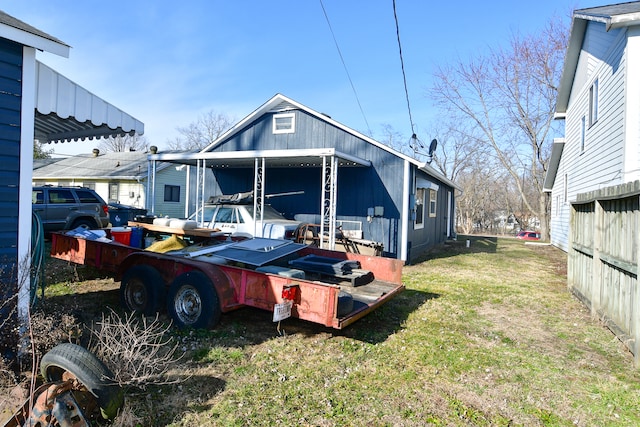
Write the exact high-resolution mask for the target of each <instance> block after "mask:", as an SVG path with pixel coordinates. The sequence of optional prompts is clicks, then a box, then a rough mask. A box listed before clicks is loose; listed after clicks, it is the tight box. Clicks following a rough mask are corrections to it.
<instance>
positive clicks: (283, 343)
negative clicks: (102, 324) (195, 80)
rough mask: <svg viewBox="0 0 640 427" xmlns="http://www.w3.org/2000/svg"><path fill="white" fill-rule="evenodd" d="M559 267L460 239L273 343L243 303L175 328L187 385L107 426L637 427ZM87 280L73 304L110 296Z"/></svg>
mask: <svg viewBox="0 0 640 427" xmlns="http://www.w3.org/2000/svg"><path fill="white" fill-rule="evenodd" d="M565 271H566V266H565V254H564V253H562V252H560V251H558V250H556V249H553V248H550V247H543V246H542V247H541V246H531V245H524V244H523V242H519V241H515V240H513V239H498V240H497V239H489V238H473V241H472V245H471V247H470V248H466V247H465V246H464V244H453V245H447V247H445V248H441V249H440V250H438V251H434V252H432V253H431V254H430V255H429V257H428V258H427V259H425V260H424V261H423V262H421V263H419V264H416V265H412V266H407V267H406V268H405V270H404V275H403V278H404V281H405V284H406V285H407V290H406V291H405V292H404V293H403V294H401V295H399V296H398V297H397V298H395V299H394V300H392V301H390V302H389V303H388V304H386V305H384V306H383V307H381V308H380V309H378V310H376V311H375V312H373V313H371V314H370V315H369V316H367V317H365V318H363V319H361V320H359V321H358V322H356V323H355V324H353V325H351V326H350V327H348V328H347V329H346V330H343V331H334V330H330V329H327V328H324V327H320V326H317V325H314V324H310V323H305V322H302V321H297V320H294V319H289V320H287V321H285V322H284V323H283V325H282V328H283V329H284V331H285V334H284V335H279V334H278V330H277V328H276V325H274V324H273V323H271V319H270V314H269V313H266V312H262V311H259V310H254V309H245V310H239V311H237V312H233V313H230V314H227V315H225V316H223V317H222V321H221V323H220V324H219V325H218V326H217V327H216V328H215V329H214V330H211V331H187V332H180V333H179V332H177V331H174V334H175V336H174V338H175V339H176V342H177V343H179V345H178V352H179V353H182V354H184V356H183V359H182V362H181V364H180V365H179V366H176V367H174V368H173V372H172V375H176V376H178V375H179V376H182V377H188V379H187V380H186V381H184V382H181V383H179V384H172V385H164V386H150V387H148V388H147V389H146V390H145V391H144V392H141V393H138V394H131V395H129V396H128V398H127V407H126V413H125V415H123V416H122V418H121V419H119V420H117V423H118V425H144V426H164V425H172V426H191V425H205V426H206V425H212V426H213V425H237V426H245V425H291V426H294V425H295V426H298V425H302V426H305V425H307V426H347V425H348V426H370V425H373V426H381V425H389V426H414V425H442V426H444V425H446V426H449V425H477V426H493V425H505V426H506V425H527V426H529V425H533V426H536V425H538V426H543V425H549V426H556V425H566V426H569V425H572V426H575V425H577V426H591V425H623V426H635V425H638V424H640V415H639V414H638V411H637V408H638V407H639V404H640V386H639V385H640V375H639V373H638V371H637V369H636V368H634V367H633V360H632V357H631V355H630V354H629V353H628V352H627V350H626V349H625V348H624V346H622V345H621V343H620V342H619V341H618V340H617V339H615V338H614V336H613V335H612V334H611V333H610V332H609V331H608V330H607V329H606V328H604V327H603V326H602V325H601V324H600V323H599V322H598V321H597V320H595V319H592V318H591V317H590V314H589V313H588V311H587V310H585V308H584V307H583V306H582V305H581V304H580V303H579V302H578V301H577V300H576V299H575V298H573V297H572V296H571V294H570V293H569V292H568V291H567V289H566V285H565V283H566V278H565V277H564V274H565ZM93 283H94V284H93V285H92V286H94V287H95V289H94V291H93V292H87V293H83V294H81V295H78V297H77V298H75V300H76V303H77V304H78V305H79V306H82V301H83V300H84V299H86V300H87V301H93V302H94V303H95V298H96V297H99V298H100V299H101V300H102V301H107V302H111V301H114V300H115V301H117V289H114V288H113V284H109V283H108V282H105V283H106V285H107V288H108V290H106V291H99V289H98V288H99V287H98V286H95V284H96V282H93ZM80 286H81V285H80ZM69 287H70V288H73V287H76V285H73V286H69ZM50 298H51V300H50V301H56V302H60V301H61V300H63V299H64V298H67V297H65V296H64V295H62V293H61V294H60V295H58V296H53V295H52V296H51V297H50ZM125 418H126V420H125ZM123 423H124V424H123Z"/></svg>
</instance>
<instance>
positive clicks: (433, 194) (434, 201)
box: [429, 188, 438, 218]
mask: <svg viewBox="0 0 640 427" xmlns="http://www.w3.org/2000/svg"><path fill="white" fill-rule="evenodd" d="M437 208H438V190H434V189H433V188H430V189H429V218H435V217H436V214H437V212H438V210H437Z"/></svg>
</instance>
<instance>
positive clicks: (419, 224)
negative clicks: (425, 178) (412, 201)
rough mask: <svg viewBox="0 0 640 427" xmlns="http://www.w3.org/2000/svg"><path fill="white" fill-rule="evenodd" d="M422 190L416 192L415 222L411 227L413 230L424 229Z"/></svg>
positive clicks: (423, 190) (423, 191)
mask: <svg viewBox="0 0 640 427" xmlns="http://www.w3.org/2000/svg"><path fill="white" fill-rule="evenodd" d="M424 193H425V189H424V188H418V189H417V190H416V205H415V206H416V220H415V222H414V225H413V227H414V228H415V229H418V228H423V227H424Z"/></svg>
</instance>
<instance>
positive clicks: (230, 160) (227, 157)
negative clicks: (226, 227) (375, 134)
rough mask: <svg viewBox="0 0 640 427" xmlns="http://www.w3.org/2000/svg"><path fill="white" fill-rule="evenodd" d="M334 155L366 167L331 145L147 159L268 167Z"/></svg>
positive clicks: (342, 162) (309, 163) (315, 163)
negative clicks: (262, 161) (264, 163)
mask: <svg viewBox="0 0 640 427" xmlns="http://www.w3.org/2000/svg"><path fill="white" fill-rule="evenodd" d="M327 156H330V157H333V156H335V157H336V158H337V159H338V161H339V166H360V167H370V166H371V162H370V161H369V160H365V159H362V158H360V157H356V156H352V155H349V154H346V153H342V152H340V151H337V150H336V149H335V148H308V149H298V150H248V151H215V152H204V153H203V152H198V153H159V154H150V155H149V157H148V158H149V160H156V161H162V162H170V163H179V164H185V165H190V166H197V165H198V164H199V162H198V161H201V160H204V162H205V164H206V167H208V168H214V169H215V168H227V167H235V168H238V167H247V168H253V167H254V163H255V159H265V160H266V161H267V164H268V165H269V166H270V167H322V159H323V157H327Z"/></svg>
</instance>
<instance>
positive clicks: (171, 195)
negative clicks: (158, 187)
mask: <svg viewBox="0 0 640 427" xmlns="http://www.w3.org/2000/svg"><path fill="white" fill-rule="evenodd" d="M164 201H165V202H179V201H180V186H179V185H165V186H164Z"/></svg>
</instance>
